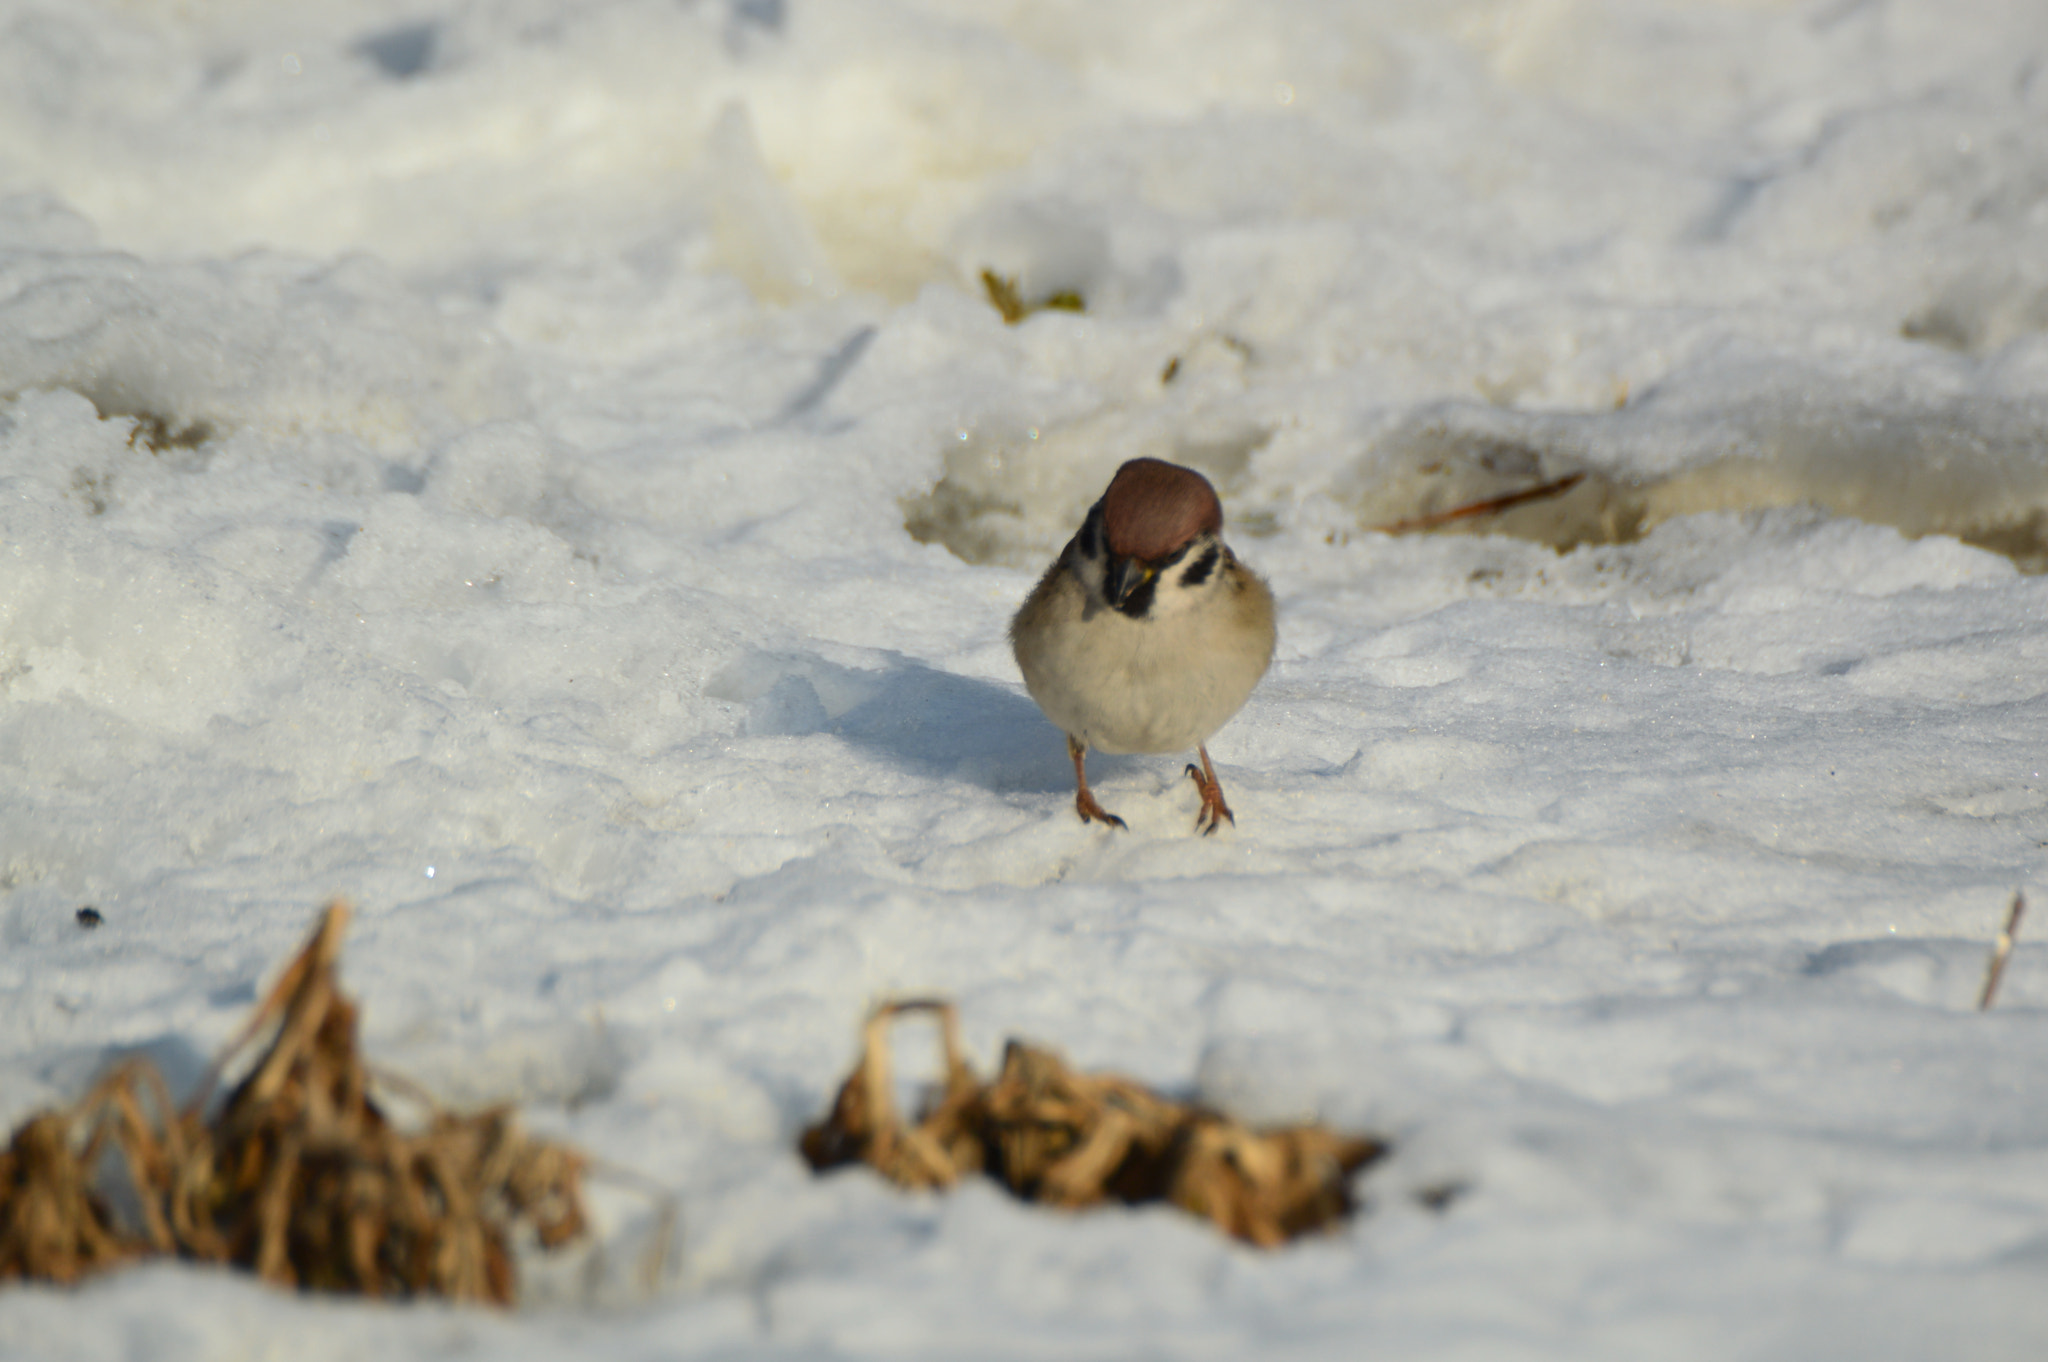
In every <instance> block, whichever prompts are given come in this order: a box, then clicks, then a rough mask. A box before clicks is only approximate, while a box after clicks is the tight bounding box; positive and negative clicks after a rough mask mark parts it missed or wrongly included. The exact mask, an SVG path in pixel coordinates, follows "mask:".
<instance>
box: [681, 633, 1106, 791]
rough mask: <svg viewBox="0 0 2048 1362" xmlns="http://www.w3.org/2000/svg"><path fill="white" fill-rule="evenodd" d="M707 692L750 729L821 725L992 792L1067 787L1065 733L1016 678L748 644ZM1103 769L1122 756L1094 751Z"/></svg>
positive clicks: (790, 730) (780, 730)
mask: <svg viewBox="0 0 2048 1362" xmlns="http://www.w3.org/2000/svg"><path fill="white" fill-rule="evenodd" d="M705 693H706V694H707V695H709V696H710V697H711V698H713V699H715V700H726V701H730V702H733V703H735V704H740V705H743V706H745V715H744V718H743V719H742V720H741V726H740V727H741V732H742V733H743V734H744V735H746V736H749V737H770V736H785V737H786V736H800V735H804V734H811V733H829V734H831V735H832V736H834V737H837V738H840V739H842V740H844V741H845V742H847V743H849V744H851V745H853V746H855V747H859V748H864V749H866V750H868V751H870V752H873V753H874V754H875V755H877V756H879V757H881V758H883V759H885V760H887V761H889V762H891V763H892V764H894V765H897V766H900V767H904V768H907V769H909V770H913V771H918V772H922V773H925V774H928V775H934V776H945V777H950V778H952V779H956V780H964V781H967V782H969V783H970V784H973V785H978V786H980V787H981V788H982V789H985V790H993V791H998V792H1006V793H1007V792H1030V793H1047V792H1058V791H1061V790H1068V789H1071V788H1073V781H1074V768H1073V765H1072V763H1071V762H1069V761H1068V759H1067V747H1066V741H1065V739H1064V738H1063V737H1062V736H1061V734H1060V731H1059V730H1058V729H1057V728H1055V727H1053V726H1052V724H1051V723H1049V722H1047V720H1046V718H1045V716H1044V715H1043V714H1041V713H1039V711H1038V706H1037V705H1035V704H1033V703H1032V702H1031V699H1030V697H1028V696H1026V695H1025V694H1024V693H1023V690H1022V688H1021V687H1016V686H1005V685H1002V684H1001V683H999V682H995V681H983V680H979V679H977V678H975V677H971V676H956V675H954V674H953V673H951V672H942V671H939V670H937V669H935V668H932V667H928V666H926V665H924V664H923V663H921V662H918V661H915V660H913V659H911V658H906V657H900V656H896V655H890V656H889V657H888V664H887V665H886V666H883V667H881V668H879V669H874V670H868V669H864V668H859V667H846V666H841V665H839V664H838V663H834V662H828V661H826V660H825V659H823V658H820V657H816V656H814V655H809V654H789V653H753V654H750V655H748V656H747V657H745V658H742V659H741V660H740V661H739V662H736V663H734V664H733V665H732V666H730V667H727V668H726V669H725V670H723V671H721V672H720V673H718V675H716V676H715V677H713V678H712V679H711V681H710V683H709V684H708V685H706V686H705ZM1095 760H1096V761H1097V762H1102V763H1103V767H1102V769H1104V770H1112V769H1114V768H1115V766H1116V765H1118V764H1121V762H1120V759H1118V758H1110V759H1108V760H1107V761H1104V759H1102V758H1100V757H1098V758H1095Z"/></svg>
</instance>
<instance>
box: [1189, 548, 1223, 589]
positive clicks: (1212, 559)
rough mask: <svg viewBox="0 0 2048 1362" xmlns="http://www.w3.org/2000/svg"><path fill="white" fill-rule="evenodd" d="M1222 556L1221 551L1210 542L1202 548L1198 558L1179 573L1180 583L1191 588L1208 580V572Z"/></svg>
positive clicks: (1213, 568) (1213, 569) (1214, 568)
mask: <svg viewBox="0 0 2048 1362" xmlns="http://www.w3.org/2000/svg"><path fill="white" fill-rule="evenodd" d="M1222 557H1223V554H1222V551H1221V550H1220V549H1218V548H1217V547H1216V546H1215V545H1214V544H1211V545H1210V546H1209V547H1208V548H1207V549H1205V550H1203V552H1202V556H1201V557H1200V558H1197V559H1196V560H1195V561H1194V562H1192V563H1189V564H1188V570H1187V571H1186V572H1183V573H1182V574H1181V575H1180V584H1181V585H1182V586H1183V587H1187V588H1190V589H1192V588H1194V587H1198V586H1200V585H1201V584H1202V583H1204V582H1206V581H1208V580H1209V574H1210V573H1212V572H1214V571H1215V570H1216V564H1217V562H1218V561H1219V560H1221V558H1222Z"/></svg>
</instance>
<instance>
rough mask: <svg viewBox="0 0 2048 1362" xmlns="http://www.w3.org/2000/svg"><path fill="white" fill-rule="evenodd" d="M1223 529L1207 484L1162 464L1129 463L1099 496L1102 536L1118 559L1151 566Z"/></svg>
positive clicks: (1213, 492) (1220, 513)
mask: <svg viewBox="0 0 2048 1362" xmlns="http://www.w3.org/2000/svg"><path fill="white" fill-rule="evenodd" d="M1222 528H1223V503H1222V502H1221V501H1218V500H1217V499H1216V489H1215V488H1213V487H1211V486H1210V485H1209V480H1208V479H1207V478H1205V477H1203V476H1202V475H1201V474H1200V473H1197V472H1196V471H1195V470H1194V469H1192V468H1182V467H1181V466H1180V465H1179V464H1177V463H1168V462H1166V460H1164V459H1132V460H1131V461H1130V462H1129V463H1127V464H1125V465H1124V466H1123V467H1122V468H1119V469H1117V470H1116V476H1115V477H1113V478H1111V479H1110V480H1109V490H1108V491H1106V492H1104V493H1103V494H1102V533H1103V537H1104V538H1105V539H1106V540H1108V542H1109V551H1110V552H1111V553H1114V554H1116V555H1117V556H1118V557H1120V558H1136V559H1137V560H1139V561H1140V562H1152V561H1154V560H1157V559H1160V558H1164V557H1166V556H1167V555H1168V554H1171V553H1173V552H1174V551H1176V550H1177V549H1180V548H1182V547H1184V546H1185V545H1186V544H1187V543H1188V542H1189V541H1190V540H1192V539H1193V538H1194V537H1195V536H1196V535H1199V534H1202V533H1204V532H1209V533H1213V532H1215V531H1218V530H1221V529H1222Z"/></svg>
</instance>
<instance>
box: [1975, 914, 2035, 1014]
mask: <svg viewBox="0 0 2048 1362" xmlns="http://www.w3.org/2000/svg"><path fill="white" fill-rule="evenodd" d="M2026 911H2027V899H2026V895H2025V894H2023V893H2020V892H2018V891H2015V892H2014V894H2013V896H2012V907H2010V908H2008V909H2007V910H2006V913H2005V929H2004V930H2003V931H2001V932H2000V933H1999V934H1998V939H1997V940H1996V941H1994V942H1993V943H1992V944H1991V959H1990V960H1989V961H1987V962H1986V963H1985V966H1984V987H1983V989H1982V990H1981V991H1979V993H1978V994H1977V1010H1978V1011H1979V1012H1988V1011H1990V1010H1991V1002H1992V999H1994V998H1996V997H1997V996H1998V981H1999V980H2001V979H2003V978H2004V977H2005V962H2006V961H2007V960H2009V959H2011V958H2012V946H2013V942H2014V941H2015V940H2017V939H2018V938H2019V934H2020V917H2021V915H2022V914H2024V913H2025V912H2026Z"/></svg>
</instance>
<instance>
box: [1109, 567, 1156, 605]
mask: <svg viewBox="0 0 2048 1362" xmlns="http://www.w3.org/2000/svg"><path fill="white" fill-rule="evenodd" d="M1158 575H1159V569H1158V568H1155V567H1153V566H1152V565H1151V564H1149V563H1141V562H1139V561H1138V560H1137V559H1135V558H1111V559H1110V560H1109V567H1108V570H1107V571H1105V572H1104V573H1103V576H1102V589H1103V592H1104V593H1105V594H1107V595H1108V597H1109V603H1110V604H1111V605H1122V604H1123V603H1124V602H1125V601H1126V600H1127V599H1129V597H1130V594H1131V593H1132V592H1133V591H1136V590H1137V589H1138V588H1139V587H1141V586H1143V585H1144V584H1145V583H1147V582H1149V581H1151V580H1152V579H1153V578H1154V577H1157V576H1158Z"/></svg>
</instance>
